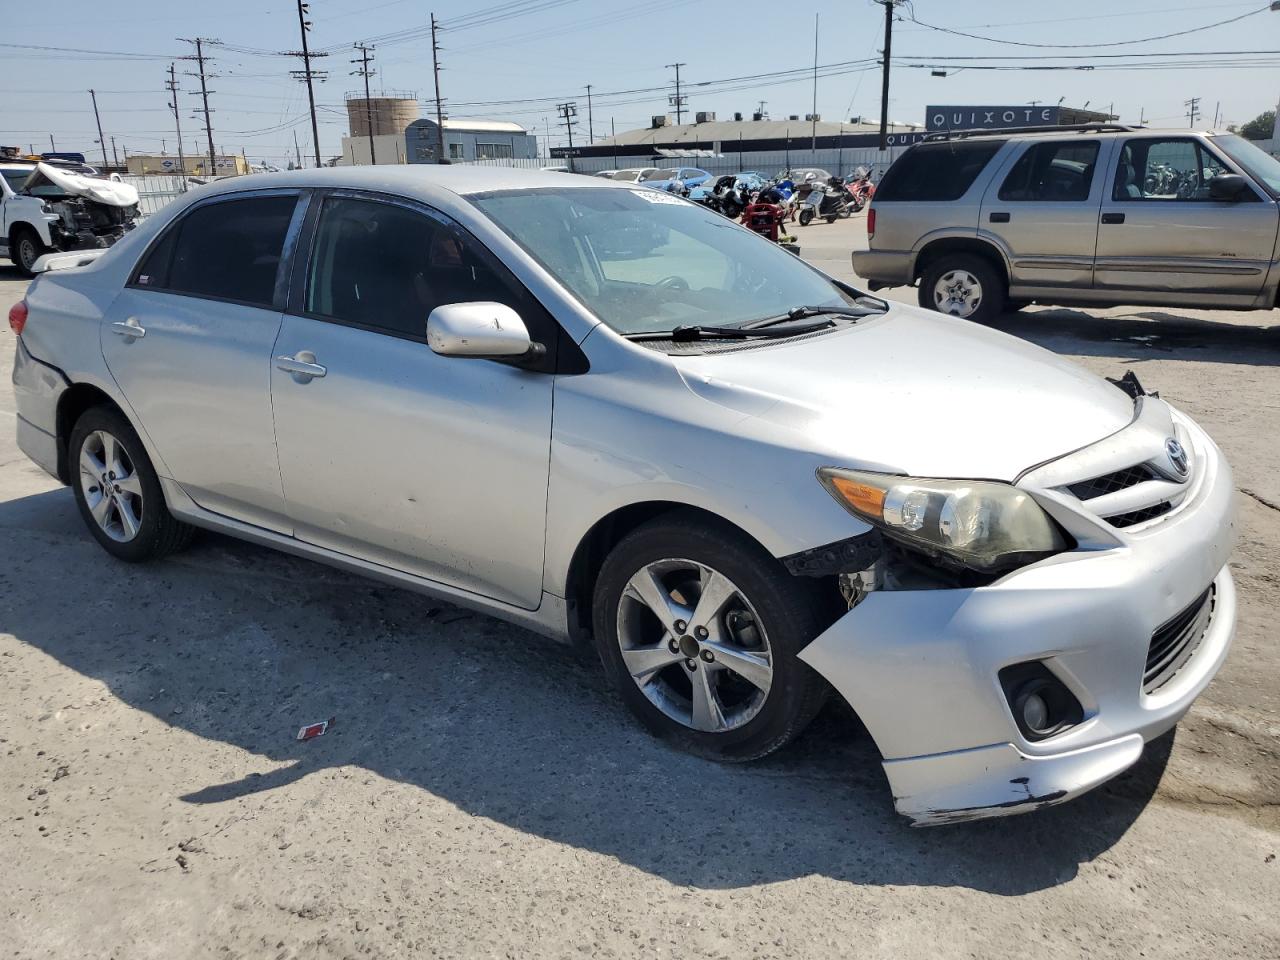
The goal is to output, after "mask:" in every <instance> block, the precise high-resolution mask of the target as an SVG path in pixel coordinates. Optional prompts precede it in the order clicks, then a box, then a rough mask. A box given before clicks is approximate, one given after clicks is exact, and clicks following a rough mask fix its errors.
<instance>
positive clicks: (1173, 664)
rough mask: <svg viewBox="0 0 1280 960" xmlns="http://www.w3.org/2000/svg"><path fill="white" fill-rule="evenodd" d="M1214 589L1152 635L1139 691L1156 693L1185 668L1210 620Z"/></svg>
mask: <svg viewBox="0 0 1280 960" xmlns="http://www.w3.org/2000/svg"><path fill="white" fill-rule="evenodd" d="M1216 593H1217V590H1216V588H1215V587H1213V586H1212V585H1211V586H1210V587H1209V589H1208V590H1206V591H1205V592H1204V593H1202V594H1200V596H1198V597H1197V598H1196V599H1195V601H1194V602H1193V603H1191V604H1190V605H1189V606H1188V607H1186V609H1184V610H1183V611H1182V612H1181V613H1179V614H1178V615H1177V616H1175V617H1174V618H1173V619H1172V620H1170V621H1169V622H1168V623H1166V624H1164V625H1163V626H1161V627H1159V628H1157V630H1156V632H1155V633H1153V634H1152V635H1151V646H1150V647H1149V648H1148V649H1147V666H1146V669H1145V670H1144V671H1143V673H1142V692H1143V693H1155V692H1156V691H1157V690H1159V689H1160V688H1161V687H1163V686H1164V685H1165V684H1167V683H1168V682H1169V681H1170V680H1172V679H1173V678H1174V677H1175V676H1177V674H1178V671H1179V670H1181V669H1182V668H1183V667H1185V666H1186V665H1187V662H1188V661H1189V660H1190V659H1191V657H1192V656H1193V655H1194V654H1195V652H1196V650H1197V649H1198V648H1199V647H1200V641H1201V640H1203V639H1204V635H1205V631H1207V630H1208V629H1209V621H1210V620H1212V619H1213V606H1214V601H1215V595H1216Z"/></svg>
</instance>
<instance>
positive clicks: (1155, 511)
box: [1104, 501, 1173, 527]
mask: <svg viewBox="0 0 1280 960" xmlns="http://www.w3.org/2000/svg"><path fill="white" fill-rule="evenodd" d="M1172 509H1173V504H1172V503H1169V502H1168V501H1165V502H1164V503H1157V504H1156V505H1155V506H1153V507H1145V508H1143V509H1142V510H1134V511H1133V512H1132V513H1118V514H1116V515H1115V516H1114V517H1105V518H1104V519H1105V520H1106V521H1107V523H1109V524H1111V525H1112V526H1113V527H1133V526H1136V525H1137V524H1139V523H1146V522H1147V521H1148V520H1154V519H1155V518H1156V517H1163V516H1164V515H1165V514H1166V513H1168V512H1169V511H1170V510H1172Z"/></svg>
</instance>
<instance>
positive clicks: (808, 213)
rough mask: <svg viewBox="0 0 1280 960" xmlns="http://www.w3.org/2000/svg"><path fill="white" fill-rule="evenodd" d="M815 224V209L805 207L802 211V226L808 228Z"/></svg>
mask: <svg viewBox="0 0 1280 960" xmlns="http://www.w3.org/2000/svg"><path fill="white" fill-rule="evenodd" d="M812 222H813V208H812V207H805V208H804V209H803V210H801V211H800V226H802V227H807V226H808V225H809V224H811V223H812Z"/></svg>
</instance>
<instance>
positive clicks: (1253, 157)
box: [1209, 133, 1280, 198]
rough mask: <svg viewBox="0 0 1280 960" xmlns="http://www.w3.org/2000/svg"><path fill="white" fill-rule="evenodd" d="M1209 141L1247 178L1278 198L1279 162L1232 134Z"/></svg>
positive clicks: (1279, 185) (1279, 196)
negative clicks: (1240, 168) (1238, 165)
mask: <svg viewBox="0 0 1280 960" xmlns="http://www.w3.org/2000/svg"><path fill="white" fill-rule="evenodd" d="M1209 139H1210V140H1212V141H1213V145H1214V146H1215V147H1217V148H1218V149H1219V150H1221V151H1222V152H1223V153H1225V154H1226V155H1227V156H1228V157H1230V158H1231V159H1232V160H1234V161H1235V162H1236V163H1238V164H1240V166H1242V167H1243V168H1244V170H1245V172H1246V173H1247V174H1249V176H1251V177H1253V179H1255V180H1257V181H1258V182H1259V183H1261V184H1262V185H1263V186H1264V187H1265V188H1266V190H1267V192H1268V193H1270V194H1271V196H1272V197H1273V198H1280V160H1277V159H1276V158H1275V157H1273V156H1271V154H1269V153H1267V152H1266V151H1265V150H1261V149H1259V148H1258V147H1257V146H1255V145H1254V144H1252V143H1250V142H1249V141H1248V140H1246V139H1244V137H1237V136H1236V135H1235V134H1233V133H1230V134H1223V135H1222V136H1216V137H1210V138H1209Z"/></svg>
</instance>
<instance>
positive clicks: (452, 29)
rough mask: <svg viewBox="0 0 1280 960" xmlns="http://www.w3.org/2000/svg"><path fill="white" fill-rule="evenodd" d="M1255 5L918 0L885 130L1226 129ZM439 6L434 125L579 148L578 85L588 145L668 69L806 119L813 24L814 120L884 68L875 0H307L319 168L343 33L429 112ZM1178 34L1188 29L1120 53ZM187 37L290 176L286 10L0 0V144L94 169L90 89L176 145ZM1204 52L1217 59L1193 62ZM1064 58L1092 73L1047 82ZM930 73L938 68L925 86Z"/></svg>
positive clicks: (738, 102)
mask: <svg viewBox="0 0 1280 960" xmlns="http://www.w3.org/2000/svg"><path fill="white" fill-rule="evenodd" d="M1266 6H1267V4H1266V3H1265V2H1263V0H1204V2H1201V3H1190V2H1188V0H1166V2H1165V3H1163V4H1162V3H1159V2H1157V0H1129V2H1117V0H1074V2H1072V3H1060V2H1048V0H1043V2H1038V0H965V2H960V0H914V2H913V3H911V4H905V5H902V6H900V7H899V8H898V10H897V16H898V17H899V18H900V19H899V20H898V22H897V23H896V24H895V29H894V36H893V59H894V61H895V63H894V67H893V79H892V83H893V88H892V91H891V94H890V96H891V100H890V105H889V113H890V117H891V118H892V119H895V120H900V121H912V122H917V123H919V122H923V119H924V112H925V106H926V105H927V104H930V103H937V104H1005V103H1010V104H1020V103H1027V102H1030V101H1033V100H1034V101H1041V102H1044V103H1048V104H1053V103H1057V102H1058V101H1059V99H1061V98H1065V100H1064V102H1065V104H1066V105H1070V106H1083V105H1084V104H1085V102H1086V101H1088V102H1089V105H1090V107H1091V108H1101V109H1104V110H1105V109H1107V108H1108V106H1109V105H1111V104H1114V110H1115V112H1117V113H1119V114H1120V116H1121V118H1122V119H1123V120H1125V121H1137V120H1138V119H1139V117H1140V116H1141V117H1144V118H1145V119H1146V120H1147V121H1149V122H1154V123H1155V124H1156V125H1162V126H1163V125H1168V126H1185V125H1187V118H1186V107H1185V106H1184V101H1186V100H1188V99H1189V98H1191V97H1199V98H1200V110H1201V113H1202V116H1203V119H1202V121H1201V125H1202V126H1208V125H1211V124H1212V122H1213V119H1214V115H1215V111H1216V110H1219V109H1220V114H1221V118H1222V119H1221V125H1224V126H1225V125H1226V124H1227V123H1239V122H1244V121H1247V120H1249V119H1251V118H1253V117H1254V116H1255V115H1257V114H1258V113H1260V112H1261V111H1263V110H1266V109H1269V108H1271V107H1273V106H1274V105H1275V103H1276V100H1277V97H1278V96H1280V12H1276V13H1271V12H1269V11H1266V10H1265V7H1266ZM432 7H434V12H435V14H436V15H437V17H438V18H439V19H440V20H441V21H442V22H443V23H444V24H445V26H446V29H444V30H443V31H442V33H441V45H442V47H443V48H444V52H443V55H442V63H443V66H444V71H443V73H442V95H443V97H444V98H445V100H446V101H447V104H448V105H447V107H446V112H447V113H448V114H450V115H452V116H454V117H484V118H491V119H511V120H515V121H517V122H520V123H522V124H524V125H525V126H527V127H529V128H530V129H533V130H535V131H536V132H537V133H538V134H539V135H540V136H541V135H542V134H544V132H545V130H546V124H547V122H548V121H549V122H550V124H551V129H552V143H553V144H556V145H559V144H562V143H563V142H564V132H563V127H561V128H559V130H557V129H556V119H557V118H556V113H555V105H556V103H558V102H562V101H566V100H576V101H577V104H578V109H579V121H580V124H579V126H578V128H576V130H575V141H581V140H582V139H585V137H586V135H587V127H588V123H587V105H586V89H585V87H586V85H587V84H591V85H592V87H593V107H594V110H593V113H594V131H595V134H596V136H597V137H599V136H601V135H606V134H607V133H608V132H609V128H610V123H611V122H613V123H615V124H616V126H617V129H618V130H625V129H630V128H632V127H637V126H643V125H646V124H647V123H648V120H649V117H650V116H651V115H653V114H657V113H663V112H666V111H667V104H666V99H667V94H668V93H670V92H672V90H671V84H672V81H673V78H674V72H673V70H671V69H669V68H668V67H667V66H666V65H667V64H672V63H676V62H681V63H683V64H685V66H683V67H682V68H681V71H680V73H681V80H682V82H683V83H685V84H690V85H691V86H689V87H688V89H687V91H685V92H687V94H688V97H689V100H688V109H689V110H690V111H697V110H712V111H716V112H717V113H718V115H719V117H720V118H721V119H723V118H725V117H727V116H732V114H733V112H734V111H735V110H740V111H742V112H744V113H750V112H751V111H752V110H753V109H755V107H756V105H757V104H758V103H759V101H761V100H764V101H767V106H766V110H767V111H768V112H769V113H770V114H772V115H773V116H774V117H775V118H776V117H780V116H786V115H789V114H801V115H803V114H806V113H809V112H811V110H812V104H813V76H812V66H813V62H814V49H813V26H814V24H813V18H814V15H815V14H817V15H818V16H819V17H820V31H819V36H818V62H819V63H820V64H821V65H822V68H821V69H820V71H819V73H820V79H819V81H818V90H817V102H818V112H819V113H820V114H821V115H822V117H823V119H832V120H834V119H838V118H844V119H848V118H849V117H851V116H856V115H866V116H868V117H878V115H879V102H880V74H879V68H878V66H877V65H876V64H875V63H873V62H871V61H873V60H874V59H875V58H876V57H878V55H879V50H880V48H881V46H882V35H883V10H882V8H881V7H880V6H879V5H877V4H875V3H873V2H872V0H843V2H831V0H814V2H810V3H806V4H784V3H779V2H778V0H767V2H766V0H647V2H637V0H626V2H623V0H506V2H504V0H470V2H467V0H311V14H310V16H311V19H312V20H313V21H314V28H313V30H312V32H311V34H310V38H311V40H310V42H311V44H312V46H313V47H314V48H319V49H322V50H327V51H331V55H330V56H328V57H326V58H324V60H323V61H319V62H318V63H317V68H323V69H327V70H328V71H329V79H328V81H327V82H325V83H322V84H319V85H318V86H317V102H318V104H319V105H320V138H321V152H322V154H323V155H325V156H332V155H335V154H337V153H338V151H339V138H340V137H341V136H342V134H343V133H344V132H345V130H346V115H345V111H344V110H343V107H342V103H343V97H344V94H345V93H347V92H348V91H353V90H355V89H356V87H357V85H358V84H359V83H362V81H361V80H360V79H359V78H358V77H355V76H351V75H350V71H352V70H353V69H355V68H354V66H353V65H352V64H351V63H350V62H349V61H350V59H351V57H352V56H354V51H353V50H352V49H351V44H352V43H354V42H356V41H360V40H371V41H373V42H374V43H375V45H376V47H377V49H376V51H375V53H374V56H375V57H376V62H375V64H374V67H375V68H376V69H377V70H378V74H377V76H376V77H375V78H374V81H373V84H374V87H375V88H385V89H386V90H387V91H388V92H390V91H392V90H408V91H414V92H416V93H417V95H418V96H419V97H420V98H421V99H422V100H423V101H424V103H423V108H422V109H423V114H424V115H426V114H427V113H429V112H434V104H433V103H431V102H430V98H431V97H432V96H433V88H432V78H431V46H430V38H429V35H427V33H426V31H425V30H424V29H419V28H422V27H424V25H425V24H426V23H427V22H428V18H429V13H430V12H431V8H432ZM495 8H497V9H496V10H495ZM486 11H491V12H486ZM1253 11H1262V12H1257V13H1253ZM1250 14H1251V15H1250ZM1242 16H1243V19H1240V20H1238V21H1236V22H1234V23H1227V24H1224V25H1221V26H1216V27H1213V28H1210V29H1199V28H1201V27H1205V26H1206V25H1209V24H1212V23H1215V22H1216V21H1221V20H1226V19H1228V18H1233V17H1242ZM922 24H928V25H930V26H924V25H922ZM939 27H940V28H945V29H946V30H950V31H958V32H960V33H967V34H972V35H973V36H969V37H966V36H959V35H957V34H956V33H949V32H943V31H942V30H939V29H934V28H939ZM1180 31H1192V32H1189V33H1186V34H1185V35H1183V36H1177V37H1168V38H1167V39H1162V40H1151V41H1147V42H1141V43H1128V42H1127V41H1131V40H1143V39H1144V38H1150V37H1154V36H1157V35H1165V34H1171V33H1175V32H1180ZM195 36H202V37H211V38H216V39H219V40H221V41H223V42H224V43H225V46H222V47H215V48H212V53H213V54H214V56H215V57H216V61H215V62H214V63H213V64H212V65H211V67H210V69H211V70H212V71H214V72H216V73H218V74H220V76H219V77H218V78H217V79H215V80H213V81H212V82H211V83H210V87H211V88H212V89H213V90H214V91H215V92H214V93H213V94H212V95H211V97H210V106H211V107H212V108H213V109H214V111H215V112H214V114H213V121H214V141H215V144H216V145H217V146H218V147H219V148H220V149H225V150H227V151H229V152H239V151H240V150H241V149H242V148H243V149H244V150H245V151H246V152H247V153H248V155H249V158H250V159H251V160H259V159H267V160H271V161H273V162H276V163H283V162H284V161H285V160H286V159H287V158H288V157H289V156H290V155H291V154H292V151H293V147H294V141H293V136H294V133H295V132H296V133H297V135H298V138H299V141H300V142H301V144H302V149H303V152H304V154H305V153H307V152H309V151H310V137H311V133H310V124H309V119H308V117H307V110H306V93H305V90H304V88H303V86H302V85H301V84H300V83H298V82H296V81H294V80H291V79H290V78H289V75H288V71H289V70H290V69H291V68H297V67H298V66H300V64H299V63H298V62H296V61H294V60H292V59H291V58H288V57H282V56H279V55H277V54H278V53H279V52H280V51H285V50H294V49H297V48H298V46H299V36H298V19H297V10H296V7H295V5H294V3H293V2H292V0H212V2H210V3H205V4H202V3H190V2H184V3H181V4H174V3H163V2H155V0H146V2H139V0H117V2H114V3H102V2H101V0H56V2H55V3H52V4H42V3H34V2H31V0H21V2H19V0H2V2H0V44H4V45H0V143H3V144H18V145H21V146H22V147H24V148H26V147H27V146H28V145H34V146H35V148H36V149H37V150H40V149H48V147H49V135H50V134H52V135H53V137H54V142H55V143H56V144H57V147H58V149H60V150H81V151H83V152H84V153H85V154H86V155H89V156H90V157H93V156H100V155H101V148H99V147H97V146H96V145H95V144H94V140H95V139H96V131H95V129H94V123H93V114H92V110H91V105H90V100H89V94H88V92H87V91H88V88H90V87H93V88H95V89H96V90H97V91H98V105H99V109H100V110H101V114H102V126H103V132H104V135H105V136H106V137H107V138H108V140H109V138H110V137H112V136H114V137H115V139H116V145H117V147H118V148H124V147H127V148H128V149H129V150H130V151H132V152H152V151H156V150H158V149H160V148H161V146H162V141H163V146H165V147H167V148H168V149H169V150H170V151H172V150H173V149H174V135H173V126H174V124H173V116H172V114H171V113H170V112H169V110H168V109H167V107H166V94H165V92H164V87H163V81H164V79H165V76H166V74H165V71H167V69H168V66H169V61H170V58H173V57H178V56H182V55H184V54H189V53H191V52H192V48H191V46H190V45H189V44H187V43H183V42H181V41H179V40H178V39H176V38H178V37H189V38H190V37H195ZM997 40H999V41H1005V42H1003V43H1001V42H995V41H997ZM18 44H21V45H30V46H31V47H41V46H43V47H57V48H75V49H77V50H79V51H83V52H66V51H65V50H41V49H28V48H25V47H15V46H13V45H18ZM1036 44H1040V45H1048V44H1052V45H1054V46H1052V47H1045V46H1034V45H1036ZM1247 51H1258V53H1247ZM1267 51H1275V52H1274V53H1272V54H1267V53H1266V52H1267ZM1207 53H1218V54H1221V55H1220V56H1192V55H1194V54H1201V55H1202V54H1207ZM1134 54H1139V55H1141V56H1138V57H1133V56H1131V55H1134ZM1121 55H1125V56H1121ZM1045 57H1053V58H1054V59H1044V58H1045ZM1063 57H1070V58H1073V59H1061V58H1063ZM944 58H953V59H944ZM978 58H1024V59H978ZM913 64H917V65H923V66H913ZM930 65H931V66H930ZM955 65H963V66H964V69H960V70H959V71H955V70H954V67H955ZM1062 66H1072V67H1091V68H1092V69H1071V70H1065V69H1043V68H1045V67H1055V68H1056V67H1062ZM993 67H994V68H999V69H989V68H993ZM1026 67H1036V68H1041V69H1025V68H1026ZM939 68H946V69H947V72H948V75H947V76H945V77H935V76H932V75H931V74H932V70H933V69H939ZM983 68H987V69H983ZM1011 68H1019V69H1011ZM178 69H179V79H180V81H181V84H182V87H183V92H182V93H181V94H180V97H181V103H182V106H183V110H182V125H183V133H184V137H183V140H184V143H185V144H186V145H187V148H188V149H191V147H192V144H193V142H194V141H195V140H196V137H197V134H198V133H200V134H202V131H200V130H199V127H200V124H201V123H202V121H201V120H198V119H196V118H195V117H194V116H193V109H194V107H195V106H197V104H198V98H194V97H192V96H191V91H193V90H196V89H198V82H197V81H196V80H195V79H194V78H193V77H190V76H182V73H183V72H184V71H189V70H191V69H193V65H192V64H191V62H190V61H178ZM787 71H794V72H787ZM761 74H774V76H771V77H760V76H759V75H761ZM735 78H747V79H741V80H739V79H735ZM1219 104H1220V107H1219ZM203 142H204V141H203V136H202V135H201V138H200V143H201V145H203ZM108 149H110V148H109V147H108ZM202 149H203V146H202Z"/></svg>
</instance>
